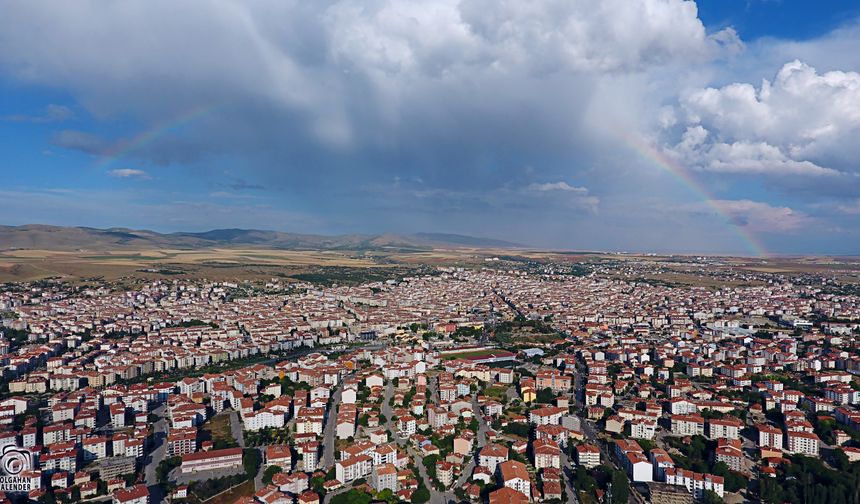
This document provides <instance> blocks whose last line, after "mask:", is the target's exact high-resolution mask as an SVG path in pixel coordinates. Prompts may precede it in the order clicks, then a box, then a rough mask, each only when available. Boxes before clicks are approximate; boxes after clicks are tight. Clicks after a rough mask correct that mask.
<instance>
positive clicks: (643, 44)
mask: <svg viewBox="0 0 860 504" xmlns="http://www.w3.org/2000/svg"><path fill="white" fill-rule="evenodd" d="M0 12H2V15H0V175H2V184H0V224H6V225H20V224H28V223H41V224H54V225H74V226H77V225H81V226H91V227H100V228H107V227H126V228H133V229H152V230H156V231H162V232H172V231H203V230H209V229H216V228H233V227H239V228H253V229H271V230H279V231H288V232H300V233H316V234H351V233H368V234H371V233H412V232H445V233H460V234H468V235H473V236H482V237H491V238H498V239H504V240H507V241H511V242H516V243H522V244H526V245H530V246H533V247H540V248H554V249H574V250H613V251H630V252H642V251H645V252H661V253H662V252H679V253H714V254H742V255H754V256H768V255H777V254H841V255H852V254H855V255H856V254H860V162H858V159H860V73H858V72H860V2H857V1H856V0H855V1H847V0H828V1H826V2H813V1H807V0H791V1H789V0H783V1H779V0H767V1H764V0H710V1H699V2H692V1H682V0H535V1H532V2H522V1H521V0H414V1H413V0H363V1H359V0H318V1H313V2H297V1H280V0H279V1H274V0H258V1H254V0H250V1H244V0H243V1H238V0H237V1H231V0H222V1H218V2H210V1H202V0H201V1H195V0H189V1H187V2H173V1H167V0H140V1H138V0H129V1H125V2H112V1H96V0H81V1H77V2H47V1H30V2H14V1H11V0H0Z"/></svg>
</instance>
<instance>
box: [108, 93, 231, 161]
mask: <svg viewBox="0 0 860 504" xmlns="http://www.w3.org/2000/svg"><path fill="white" fill-rule="evenodd" d="M216 108H217V107H216V106H215V105H207V106H200V107H195V108H192V109H191V110H188V111H186V112H183V113H181V114H179V115H177V116H174V117H172V118H170V119H168V120H166V121H162V122H159V123H157V124H155V125H153V126H151V127H150V128H149V129H147V130H144V131H143V132H141V133H138V134H137V135H135V136H134V137H132V138H130V139H128V140H122V141H119V142H117V143H116V144H115V145H114V146H113V147H112V148H110V149H108V150H107V152H105V153H104V154H103V155H102V158H101V159H100V160H99V162H98V167H99V168H106V167H108V166H110V165H112V164H113V163H116V162H117V161H119V160H120V159H122V158H124V157H125V156H127V155H128V154H129V153H131V152H134V151H136V150H138V149H140V148H141V147H144V146H146V145H148V144H150V143H152V142H153V141H154V140H155V139H157V138H159V137H161V136H163V135H164V134H166V133H168V132H170V131H172V130H174V129H176V128H178V127H180V126H183V125H185V124H188V123H191V122H193V121H195V120H197V119H199V118H201V117H203V116H205V115H206V114H208V113H210V112H212V111H213V110H215V109H216Z"/></svg>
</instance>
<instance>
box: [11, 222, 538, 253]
mask: <svg viewBox="0 0 860 504" xmlns="http://www.w3.org/2000/svg"><path fill="white" fill-rule="evenodd" d="M206 247H255V248H257V247H259V248H274V249H285V250H378V249H392V248H395V249H433V248H458V247H459V248H522V247H523V245H519V244H516V243H511V242H506V241H503V240H493V239H489V238H477V237H474V236H464V235H457V234H445V233H415V234H407V235H401V234H380V235H359V234H355V235H339V236H323V235H311V234H297V233H282V232H279V231H261V230H258V229H213V230H212V231H205V232H200V233H183V232H179V233H157V232H155V231H149V230H137V229H126V228H110V229H96V228H89V227H62V226H47V225H41V224H28V225H24V226H0V250H9V249H39V250H80V249H83V250H100V249H102V250H107V249H118V248H126V249H135V248H172V249H196V248H206Z"/></svg>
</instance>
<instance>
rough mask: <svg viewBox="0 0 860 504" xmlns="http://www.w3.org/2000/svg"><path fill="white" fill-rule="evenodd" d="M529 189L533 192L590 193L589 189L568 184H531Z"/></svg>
mask: <svg viewBox="0 0 860 504" xmlns="http://www.w3.org/2000/svg"><path fill="white" fill-rule="evenodd" d="M528 189H530V190H532V191H540V192H546V191H574V192H579V193H588V189H586V188H584V187H574V186H572V185H570V184H568V183H567V182H564V181H560V182H545V183H543V184H537V183H535V184H529V186H528Z"/></svg>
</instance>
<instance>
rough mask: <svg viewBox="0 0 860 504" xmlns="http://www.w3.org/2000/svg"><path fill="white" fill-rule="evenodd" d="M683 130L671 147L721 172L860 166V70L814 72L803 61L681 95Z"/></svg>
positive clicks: (828, 170) (829, 171)
mask: <svg viewBox="0 0 860 504" xmlns="http://www.w3.org/2000/svg"><path fill="white" fill-rule="evenodd" d="M680 107H681V110H682V111H683V115H684V122H685V123H686V125H687V126H686V130H685V131H684V134H683V135H682V137H681V140H680V141H679V142H678V143H677V144H676V145H674V146H673V147H672V148H671V149H670V150H671V151H672V152H673V153H674V154H675V155H676V156H678V157H679V158H680V159H683V160H684V161H685V162H686V163H687V164H689V165H691V166H694V167H696V168H698V169H701V170H706V171H714V172H721V173H756V174H773V175H837V174H838V173H839V172H850V171H858V170H857V164H856V162H855V159H856V157H857V156H858V155H860V142H857V141H856V138H858V136H860V74H858V73H856V72H841V71H830V72H825V73H822V74H819V73H818V72H817V71H816V70H815V68H813V67H811V66H809V65H807V64H804V63H802V62H800V61H797V60H795V61H792V62H789V63H786V64H785V65H783V67H782V68H781V69H780V71H779V72H778V73H777V75H776V78H775V79H774V80H773V81H772V82H771V81H769V80H767V79H765V80H763V81H762V83H761V85H760V86H759V87H758V88H756V87H754V86H753V85H751V84H748V83H733V84H728V85H726V86H723V87H720V88H704V89H696V90H693V91H690V92H687V93H685V94H684V95H683V96H682V97H681V100H680Z"/></svg>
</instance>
